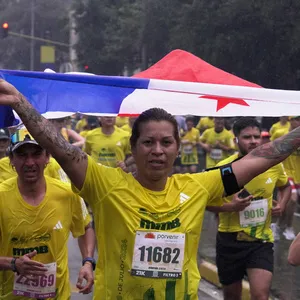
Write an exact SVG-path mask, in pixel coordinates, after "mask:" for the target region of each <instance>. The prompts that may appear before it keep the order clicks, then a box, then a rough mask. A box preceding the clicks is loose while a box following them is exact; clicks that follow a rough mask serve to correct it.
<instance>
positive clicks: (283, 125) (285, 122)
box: [270, 116, 290, 141]
mask: <svg viewBox="0 0 300 300" xmlns="http://www.w3.org/2000/svg"><path fill="white" fill-rule="evenodd" d="M282 129H285V130H289V129H290V122H289V117H286V116H284V117H280V121H279V122H277V123H275V124H273V125H272V127H271V129H270V135H271V140H272V141H273V140H275V137H274V134H275V133H276V131H277V130H282ZM278 137H279V136H278Z"/></svg>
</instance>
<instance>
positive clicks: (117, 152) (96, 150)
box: [84, 128, 130, 167]
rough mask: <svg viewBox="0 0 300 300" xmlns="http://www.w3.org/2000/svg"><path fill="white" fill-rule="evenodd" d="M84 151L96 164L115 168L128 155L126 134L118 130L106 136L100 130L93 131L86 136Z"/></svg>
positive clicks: (127, 137) (128, 147) (128, 148)
mask: <svg viewBox="0 0 300 300" xmlns="http://www.w3.org/2000/svg"><path fill="white" fill-rule="evenodd" d="M84 149H85V151H86V152H87V153H89V154H90V155H91V156H92V158H93V159H94V160H95V161H96V162H98V163H101V164H103V165H106V166H109V167H116V163H117V162H118V161H124V159H125V157H126V155H127V154H130V146H129V135H128V132H126V131H124V130H122V129H119V128H118V129H115V131H114V132H113V133H112V134H111V135H106V134H104V133H103V132H102V129H101V128H96V129H93V130H91V131H90V132H89V133H88V135H87V136H86V139H85V148H84Z"/></svg>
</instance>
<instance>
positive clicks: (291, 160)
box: [282, 148, 300, 184]
mask: <svg viewBox="0 0 300 300" xmlns="http://www.w3.org/2000/svg"><path fill="white" fill-rule="evenodd" d="M282 163H283V165H284V169H285V171H286V173H287V174H288V176H289V177H290V178H292V179H293V181H294V183H296V184H300V168H299V166H300V148H298V149H297V150H296V151H294V152H293V153H292V154H291V155H290V156H288V157H287V158H286V159H285V160H284V161H283V162H282Z"/></svg>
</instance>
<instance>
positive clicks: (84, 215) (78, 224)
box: [71, 194, 92, 238]
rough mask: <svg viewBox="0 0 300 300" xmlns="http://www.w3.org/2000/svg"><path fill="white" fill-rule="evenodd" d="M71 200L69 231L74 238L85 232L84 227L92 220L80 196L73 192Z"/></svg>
mask: <svg viewBox="0 0 300 300" xmlns="http://www.w3.org/2000/svg"><path fill="white" fill-rule="evenodd" d="M74 197H75V199H73V201H72V223H71V232H72V235H73V237H74V238H76V237H79V236H81V235H83V234H84V233H85V227H86V226H87V225H88V224H89V223H90V222H91V221H92V219H91V216H90V215H89V212H88V210H87V207H86V205H85V203H84V201H83V199H82V198H80V197H79V196H78V195H75V194H74Z"/></svg>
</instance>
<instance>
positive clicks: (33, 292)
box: [13, 263, 56, 299]
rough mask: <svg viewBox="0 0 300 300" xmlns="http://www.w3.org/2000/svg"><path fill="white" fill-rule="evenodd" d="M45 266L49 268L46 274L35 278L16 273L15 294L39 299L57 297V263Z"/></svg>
mask: <svg viewBox="0 0 300 300" xmlns="http://www.w3.org/2000/svg"><path fill="white" fill-rule="evenodd" d="M45 267H46V268H48V271H47V272H46V274H45V275H42V276H38V277H37V278H35V279H34V280H31V279H28V278H26V277H25V276H23V275H18V274H15V279H14V287H13V294H14V295H16V296H25V297H30V298H39V299H45V298H55V296H56V293H55V290H56V263H51V264H46V265H45Z"/></svg>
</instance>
